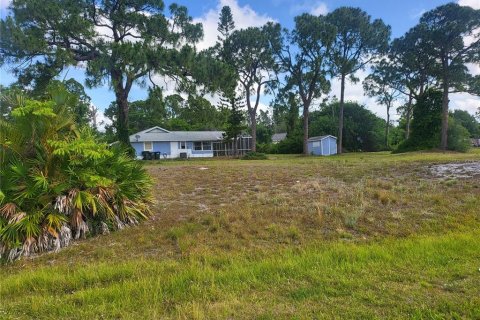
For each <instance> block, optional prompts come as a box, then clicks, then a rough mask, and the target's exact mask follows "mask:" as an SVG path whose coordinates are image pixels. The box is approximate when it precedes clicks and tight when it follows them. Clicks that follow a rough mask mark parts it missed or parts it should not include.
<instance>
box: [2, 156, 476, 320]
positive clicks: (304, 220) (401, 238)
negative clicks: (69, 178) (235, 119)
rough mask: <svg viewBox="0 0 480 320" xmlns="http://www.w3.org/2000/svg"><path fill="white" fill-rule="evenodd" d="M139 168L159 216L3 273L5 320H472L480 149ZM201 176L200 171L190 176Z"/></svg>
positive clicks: (12, 266) (7, 268) (173, 163)
mask: <svg viewBox="0 0 480 320" xmlns="http://www.w3.org/2000/svg"><path fill="white" fill-rule="evenodd" d="M269 159H270V160H265V161H252V162H250V161H240V160H231V161H230V160H217V159H215V160H198V161H197V160H195V161H162V162H160V163H150V164H148V169H149V170H150V172H151V174H152V176H153V177H154V178H155V179H156V181H157V184H156V186H155V189H154V193H155V195H156V198H157V200H158V203H157V204H156V206H155V208H154V210H155V211H156V212H157V214H156V215H155V217H154V218H153V219H152V220H151V221H148V222H146V223H143V224H141V225H139V226H137V227H133V228H128V229H125V230H123V231H120V232H115V233H112V234H110V235H108V236H99V237H95V238H90V239H87V240H85V241H80V242H77V243H75V244H74V245H73V246H71V247H69V248H66V249H64V250H62V251H61V252H59V253H55V254H53V253H52V254H45V255H42V256H39V257H35V258H33V259H23V260H21V261H18V262H15V263H13V264H9V265H4V266H2V267H1V268H2V269H0V272H1V274H2V276H1V277H0V302H1V303H0V318H1V319H52V318H53V319H60V318H61V319H82V318H84V319H157V318H162V319H163V318H166V319H178V318H179V319H251V318H256V319H305V318H318V319H324V318H332V319H333V318H341V319H398V318H411V319H445V318H448V319H478V318H480V295H479V288H480V270H479V268H480V231H479V230H480V181H479V178H478V177H476V178H473V179H453V180H452V179H438V178H433V177H431V176H429V175H428V170H427V169H426V168H427V167H428V166H429V165H431V164H433V163H444V162H454V161H460V162H463V161H473V160H476V161H478V160H480V153H479V152H478V151H474V152H471V153H467V154H455V153H446V154H438V153H414V154H405V155H390V154H387V153H377V154H349V155H343V156H336V157H328V158H312V157H299V156H277V155H270V156H269ZM200 168H208V169H206V170H200Z"/></svg>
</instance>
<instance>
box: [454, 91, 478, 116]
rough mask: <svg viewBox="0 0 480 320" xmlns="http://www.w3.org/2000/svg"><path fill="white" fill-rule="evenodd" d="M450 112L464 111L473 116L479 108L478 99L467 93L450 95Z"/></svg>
mask: <svg viewBox="0 0 480 320" xmlns="http://www.w3.org/2000/svg"><path fill="white" fill-rule="evenodd" d="M449 97H450V105H449V107H450V110H456V109H458V110H464V111H468V112H469V113H470V114H472V115H474V114H475V112H476V111H477V110H478V108H479V107H480V99H479V98H478V97H475V96H472V95H470V94H468V93H453V94H450V96H449Z"/></svg>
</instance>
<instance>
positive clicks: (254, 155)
mask: <svg viewBox="0 0 480 320" xmlns="http://www.w3.org/2000/svg"><path fill="white" fill-rule="evenodd" d="M267 159H268V157H267V155H266V154H265V153H261V152H248V153H247V154H245V155H244V156H243V157H242V160H267Z"/></svg>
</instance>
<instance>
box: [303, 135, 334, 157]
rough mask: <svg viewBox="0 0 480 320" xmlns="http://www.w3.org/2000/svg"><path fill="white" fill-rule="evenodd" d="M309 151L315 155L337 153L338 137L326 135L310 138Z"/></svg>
mask: <svg viewBox="0 0 480 320" xmlns="http://www.w3.org/2000/svg"><path fill="white" fill-rule="evenodd" d="M307 143H308V153H309V154H312V155H315V156H330V155H332V154H337V137H334V136H331V135H326V136H318V137H311V138H309V139H308V142H307Z"/></svg>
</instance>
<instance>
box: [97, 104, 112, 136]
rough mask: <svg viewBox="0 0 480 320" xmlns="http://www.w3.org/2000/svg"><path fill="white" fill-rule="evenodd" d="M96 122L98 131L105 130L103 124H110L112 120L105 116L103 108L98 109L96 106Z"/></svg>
mask: <svg viewBox="0 0 480 320" xmlns="http://www.w3.org/2000/svg"><path fill="white" fill-rule="evenodd" d="M96 122H97V129H98V131H100V132H105V126H106V125H111V124H112V122H111V121H110V119H108V118H107V117H106V116H105V114H104V110H101V109H99V108H97V119H96Z"/></svg>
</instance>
